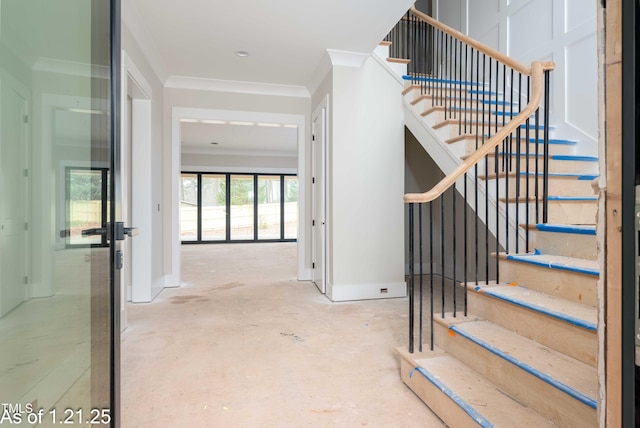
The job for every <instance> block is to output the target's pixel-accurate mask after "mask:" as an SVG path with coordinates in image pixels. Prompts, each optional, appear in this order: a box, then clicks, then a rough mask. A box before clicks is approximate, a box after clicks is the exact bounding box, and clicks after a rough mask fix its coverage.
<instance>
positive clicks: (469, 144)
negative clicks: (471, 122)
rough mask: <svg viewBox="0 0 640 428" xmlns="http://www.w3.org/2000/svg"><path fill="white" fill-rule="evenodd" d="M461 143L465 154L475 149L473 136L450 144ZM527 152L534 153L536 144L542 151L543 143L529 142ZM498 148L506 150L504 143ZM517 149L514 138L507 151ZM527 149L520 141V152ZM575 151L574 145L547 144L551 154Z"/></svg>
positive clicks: (524, 143) (568, 153)
mask: <svg viewBox="0 0 640 428" xmlns="http://www.w3.org/2000/svg"><path fill="white" fill-rule="evenodd" d="M458 144H459V145H462V146H463V147H464V148H463V152H464V154H465V155H470V154H471V153H473V152H474V151H475V150H476V138H475V137H471V138H467V139H465V140H462V141H457V142H455V143H452V144H451V145H458ZM477 144H478V146H482V144H483V141H482V139H481V138H480V139H479V140H478V143H477ZM528 146H529V153H535V152H536V146H538V152H539V153H542V151H543V150H544V149H543V145H542V144H533V143H529V144H528ZM499 150H500V151H501V152H503V151H505V150H506V147H504V145H502V144H501V145H500V146H499ZM516 150H517V146H516V142H515V140H514V141H513V142H512V143H511V144H510V148H509V151H510V152H512V153H516ZM526 151H527V143H526V142H525V141H521V143H520V153H526ZM574 152H575V146H572V145H569V144H549V154H551V155H571V154H574ZM512 165H513V169H515V159H514V162H513V163H512Z"/></svg>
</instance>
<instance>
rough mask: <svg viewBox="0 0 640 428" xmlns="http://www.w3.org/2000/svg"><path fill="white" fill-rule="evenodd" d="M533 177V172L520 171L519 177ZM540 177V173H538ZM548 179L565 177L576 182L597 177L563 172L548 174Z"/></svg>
mask: <svg viewBox="0 0 640 428" xmlns="http://www.w3.org/2000/svg"><path fill="white" fill-rule="evenodd" d="M527 174H528V175H535V172H526V171H520V175H527ZM540 175H542V173H540ZM549 177H567V178H575V179H576V180H594V179H596V178H598V176H597V175H591V174H587V175H584V174H576V173H566V172H565V173H563V172H550V173H549Z"/></svg>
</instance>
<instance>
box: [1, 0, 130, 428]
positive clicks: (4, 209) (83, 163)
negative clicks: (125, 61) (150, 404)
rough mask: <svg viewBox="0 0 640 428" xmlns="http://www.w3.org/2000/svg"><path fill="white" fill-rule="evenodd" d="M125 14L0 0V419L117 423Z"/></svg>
mask: <svg viewBox="0 0 640 428" xmlns="http://www.w3.org/2000/svg"><path fill="white" fill-rule="evenodd" d="M112 7H113V8H112ZM112 18H113V19H112ZM118 22H119V1H117V0H113V1H111V2H110V1H99V0H56V1H36V0H8V1H2V2H1V3H0V137H1V138H0V201H2V203H1V204H0V410H2V412H1V414H0V417H2V419H0V425H2V426H4V425H7V426H14V425H15V426H30V427H31V426H46V427H48V426H54V425H58V424H61V425H62V424H64V425H73V426H85V427H86V426H96V427H97V426H113V427H115V426H118V422H117V420H118V412H117V410H118V409H117V403H118V377H119V372H118V370H119V367H118V361H119V355H118V349H119V340H120V339H119V325H118V319H119V318H118V314H119V308H118V310H115V308H114V303H113V302H119V294H118V293H119V291H118V290H119V289H118V287H119V285H118V284H117V283H116V277H117V275H114V272H115V269H116V268H117V267H118V266H117V263H118V256H117V254H118V253H117V248H116V241H115V237H116V231H117V228H115V227H111V225H110V223H109V221H108V219H111V221H112V222H113V221H114V220H118V214H119V212H118V209H117V208H118V205H117V204H116V201H117V194H116V191H117V185H118V178H119V170H118V165H117V163H116V160H117V156H114V154H116V153H117V152H114V151H115V150H117V149H118V144H117V141H116V138H117V136H118V135H119V132H118V129H117V122H116V121H117V120H118V112H117V111H116V110H115V108H116V107H114V106H118V105H119V103H118V102H117V101H118V100H114V99H113V98H112V94H118V93H119V91H118V90H117V83H118V82H117V80H116V81H114V80H113V79H112V76H114V70H117V71H118V72H119V63H117V61H119V58H120V46H119V29H118V24H117V23H118ZM114 54H115V55H114ZM112 58H115V61H116V62H115V63H112V60H111V59H112ZM81 205H82V206H83V207H81ZM112 260H113V261H114V263H112V262H111V261H112Z"/></svg>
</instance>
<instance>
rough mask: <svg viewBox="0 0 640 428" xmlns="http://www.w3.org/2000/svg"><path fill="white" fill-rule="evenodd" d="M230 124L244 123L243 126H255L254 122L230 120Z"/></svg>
mask: <svg viewBox="0 0 640 428" xmlns="http://www.w3.org/2000/svg"><path fill="white" fill-rule="evenodd" d="M229 124H230V125H242V126H253V125H255V123H253V122H229Z"/></svg>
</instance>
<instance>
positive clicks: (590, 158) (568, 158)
mask: <svg viewBox="0 0 640 428" xmlns="http://www.w3.org/2000/svg"><path fill="white" fill-rule="evenodd" d="M551 159H553V160H566V161H579V162H598V158H597V157H595V156H576V155H553V156H551Z"/></svg>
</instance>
